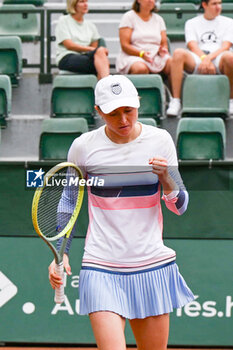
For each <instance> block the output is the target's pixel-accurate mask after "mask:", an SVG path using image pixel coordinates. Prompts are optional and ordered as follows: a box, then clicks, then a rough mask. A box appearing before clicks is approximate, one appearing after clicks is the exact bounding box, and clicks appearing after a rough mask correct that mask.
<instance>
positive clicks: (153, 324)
mask: <svg viewBox="0 0 233 350" xmlns="http://www.w3.org/2000/svg"><path fill="white" fill-rule="evenodd" d="M130 325H131V328H132V331H133V333H134V336H135V339H136V342H137V349H138V350H166V349H167V342H168V334H169V314H164V315H159V316H151V317H147V318H144V319H134V320H130Z"/></svg>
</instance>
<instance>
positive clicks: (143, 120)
mask: <svg viewBox="0 0 233 350" xmlns="http://www.w3.org/2000/svg"><path fill="white" fill-rule="evenodd" d="M138 121H139V122H140V123H143V124H146V125H152V126H157V123H156V120H154V119H153V118H138Z"/></svg>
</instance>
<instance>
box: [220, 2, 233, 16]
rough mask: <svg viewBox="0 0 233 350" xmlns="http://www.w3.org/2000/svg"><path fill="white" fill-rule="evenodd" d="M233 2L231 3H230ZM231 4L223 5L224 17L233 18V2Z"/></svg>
mask: <svg viewBox="0 0 233 350" xmlns="http://www.w3.org/2000/svg"><path fill="white" fill-rule="evenodd" d="M230 2H231V3H230ZM230 2H229V3H224V1H223V3H222V15H223V16H226V17H230V18H233V3H232V0H231V1H230Z"/></svg>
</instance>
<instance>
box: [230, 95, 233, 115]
mask: <svg viewBox="0 0 233 350" xmlns="http://www.w3.org/2000/svg"><path fill="white" fill-rule="evenodd" d="M229 113H230V115H233V99H232V98H231V99H230V103H229Z"/></svg>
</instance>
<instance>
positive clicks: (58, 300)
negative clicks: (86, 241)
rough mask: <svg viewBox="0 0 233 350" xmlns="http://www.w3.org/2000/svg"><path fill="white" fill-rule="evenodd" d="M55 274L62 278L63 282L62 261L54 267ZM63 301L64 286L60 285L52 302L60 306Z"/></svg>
mask: <svg viewBox="0 0 233 350" xmlns="http://www.w3.org/2000/svg"><path fill="white" fill-rule="evenodd" d="M55 272H56V274H57V275H58V276H60V277H61V278H62V281H63V282H64V266H63V261H62V262H61V263H60V264H59V265H58V264H56V265H55ZM64 299H65V295H64V284H61V285H60V287H59V288H56V289H55V297H54V301H55V303H56V304H62V303H63V301H64Z"/></svg>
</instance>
